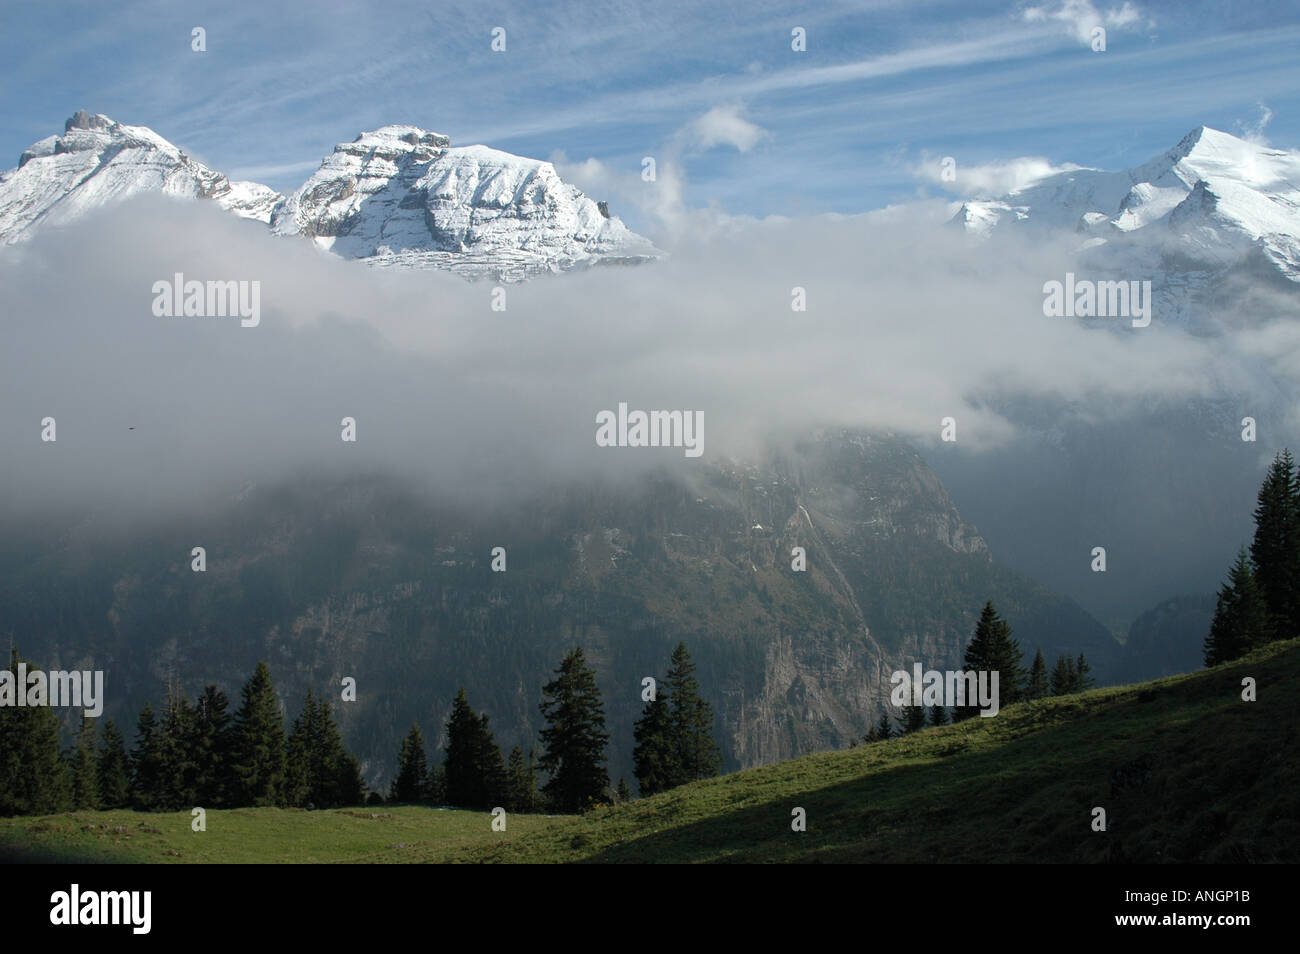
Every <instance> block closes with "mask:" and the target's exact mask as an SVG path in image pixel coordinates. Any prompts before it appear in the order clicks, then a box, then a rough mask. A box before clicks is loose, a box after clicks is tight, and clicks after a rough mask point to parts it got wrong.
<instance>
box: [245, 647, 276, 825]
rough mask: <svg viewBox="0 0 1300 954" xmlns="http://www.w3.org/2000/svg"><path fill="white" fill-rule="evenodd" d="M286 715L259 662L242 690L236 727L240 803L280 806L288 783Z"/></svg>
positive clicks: (267, 674)
mask: <svg viewBox="0 0 1300 954" xmlns="http://www.w3.org/2000/svg"><path fill="white" fill-rule="evenodd" d="M284 742H285V739H284V717H283V716H282V715H281V714H280V701H279V699H277V698H276V695H275V685H274V684H273V683H272V682H271V670H270V669H269V668H267V665H266V663H265V662H259V663H258V664H257V669H256V670H255V671H254V672H253V676H252V678H250V679H249V680H248V682H247V683H245V684H244V688H243V689H242V690H240V706H239V711H238V712H237V713H235V726H234V755H235V760H234V780H233V781H234V786H235V792H236V794H235V800H234V802H235V804H237V805H278V804H281V803H282V798H283V794H284V793H283V788H284V783H285V746H284Z"/></svg>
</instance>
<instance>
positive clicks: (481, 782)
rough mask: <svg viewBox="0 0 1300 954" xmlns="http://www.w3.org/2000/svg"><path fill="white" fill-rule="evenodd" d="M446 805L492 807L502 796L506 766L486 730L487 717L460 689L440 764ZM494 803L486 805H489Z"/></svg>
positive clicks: (463, 689) (452, 708)
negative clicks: (444, 779) (445, 751)
mask: <svg viewBox="0 0 1300 954" xmlns="http://www.w3.org/2000/svg"><path fill="white" fill-rule="evenodd" d="M443 767H444V770H445V775H446V786H447V802H448V804H451V805H457V806H460V807H462V808H495V807H496V802H495V800H496V799H497V798H500V797H501V796H502V794H503V789H504V781H505V764H504V762H503V761H502V759H501V750H500V749H499V748H497V746H496V742H495V740H493V738H492V733H491V732H490V731H489V730H488V727H487V715H486V714H483V715H479V714H477V713H475V711H474V709H473V708H472V707H471V706H470V704H469V699H468V698H467V697H466V695H465V687H464V686H462V687H461V688H460V692H458V693H457V694H456V700H455V701H454V702H453V703H452V706H451V718H450V719H449V720H448V721H447V755H446V759H445V760H444V762H443ZM490 802H491V803H493V804H489V803H490Z"/></svg>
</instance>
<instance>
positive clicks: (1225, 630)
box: [1203, 549, 1272, 666]
mask: <svg viewBox="0 0 1300 954" xmlns="http://www.w3.org/2000/svg"><path fill="white" fill-rule="evenodd" d="M1271 631H1272V622H1271V620H1270V617H1269V612H1268V607H1267V605H1266V604H1265V602H1264V596H1263V593H1262V592H1261V591H1260V587H1259V586H1258V584H1257V582H1256V580H1255V575H1254V573H1253V572H1252V570H1251V567H1250V563H1249V561H1247V559H1246V551H1245V550H1244V549H1242V550H1241V551H1239V552H1238V553H1237V562H1236V563H1234V564H1233V565H1232V569H1231V570H1230V571H1229V573H1228V581H1227V582H1226V583H1224V584H1223V586H1221V587H1220V588H1219V598H1218V601H1217V602H1216V604H1215V607H1214V619H1213V621H1212V622H1211V623H1210V632H1209V634H1208V635H1207V636H1206V637H1205V642H1204V644H1203V647H1204V651H1205V665H1207V666H1217V665H1218V664H1219V663H1223V662H1229V661H1231V660H1233V659H1237V658H1238V657H1240V656H1242V655H1244V654H1245V653H1247V652H1249V651H1250V650H1252V649H1254V648H1255V647H1256V646H1259V645H1262V644H1263V643H1264V642H1266V641H1267V640H1268V638H1269V633H1270V632H1271Z"/></svg>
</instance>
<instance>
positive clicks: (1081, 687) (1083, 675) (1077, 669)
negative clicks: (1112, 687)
mask: <svg viewBox="0 0 1300 954" xmlns="http://www.w3.org/2000/svg"><path fill="white" fill-rule="evenodd" d="M1093 685H1095V683H1094V681H1093V678H1092V667H1091V666H1089V665H1088V660H1086V659H1084V658H1083V653H1079V658H1078V659H1076V660H1075V662H1074V691H1075V692H1086V691H1087V690H1089V689H1091V688H1092V687H1093Z"/></svg>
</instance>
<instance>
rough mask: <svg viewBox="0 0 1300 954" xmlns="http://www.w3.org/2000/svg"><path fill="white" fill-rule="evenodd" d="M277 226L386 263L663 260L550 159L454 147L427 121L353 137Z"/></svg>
mask: <svg viewBox="0 0 1300 954" xmlns="http://www.w3.org/2000/svg"><path fill="white" fill-rule="evenodd" d="M271 227H272V229H273V230H274V231H276V232H277V233H280V234H287V235H302V236H306V237H308V238H311V239H312V240H314V241H315V242H316V244H317V245H319V246H320V247H322V248H326V249H329V250H330V251H331V252H333V253H335V254H337V255H341V256H343V257H345V258H355V259H363V260H366V261H367V262H369V263H371V264H375V265H383V266H404V267H425V266H435V267H442V268H449V269H451V270H453V271H456V272H458V273H460V274H463V275H466V276H468V277H478V276H480V275H494V276H498V277H505V278H521V277H524V276H525V275H529V274H534V273H537V272H545V271H560V270H564V269H567V268H571V267H574V266H577V265H583V264H592V263H596V262H609V261H615V262H640V261H648V260H651V259H654V258H657V257H658V256H659V254H660V253H659V252H658V250H657V249H655V248H654V246H653V245H651V244H650V243H649V242H648V241H647V240H645V239H643V238H642V237H640V236H638V235H636V234H635V233H633V232H631V231H629V230H628V228H627V227H626V226H625V225H624V224H623V223H622V221H621V220H619V219H618V218H614V217H610V216H609V215H608V214H607V212H606V211H605V209H604V208H603V206H602V205H601V204H600V203H597V202H594V201H592V200H591V199H589V198H587V197H586V196H585V195H583V194H582V192H580V191H579V190H578V189H577V188H576V187H574V186H572V185H569V184H567V183H565V182H564V181H563V180H562V179H561V178H560V177H559V175H558V174H557V173H556V171H555V167H554V166H552V165H551V163H549V162H542V161H540V160H537V159H527V158H524V157H522V156H516V155H512V154H510V153H507V152H501V151H500V150H497V149H490V148H488V147H487V146H477V145H476V146H452V145H451V141H450V139H449V138H448V137H446V136H444V135H441V134H439V133H434V132H428V131H426V130H423V129H420V128H418V127H415V126H384V127H383V128H381V129H377V130H374V131H373V132H366V133H362V134H361V135H360V136H358V137H357V138H356V139H355V140H353V141H352V142H350V143H341V144H339V145H338V146H336V147H335V148H334V152H333V153H332V154H331V155H330V156H328V157H327V158H326V159H325V161H324V162H322V163H321V167H320V169H318V170H317V171H316V172H315V174H313V175H312V177H311V178H310V179H308V180H307V182H306V183H304V184H303V186H302V187H301V188H300V189H298V190H297V191H296V192H294V193H293V194H291V195H290V196H288V197H287V198H286V200H285V201H284V203H283V204H282V205H281V206H280V207H279V208H278V209H277V210H276V212H275V215H274V216H273V218H272V221H271Z"/></svg>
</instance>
